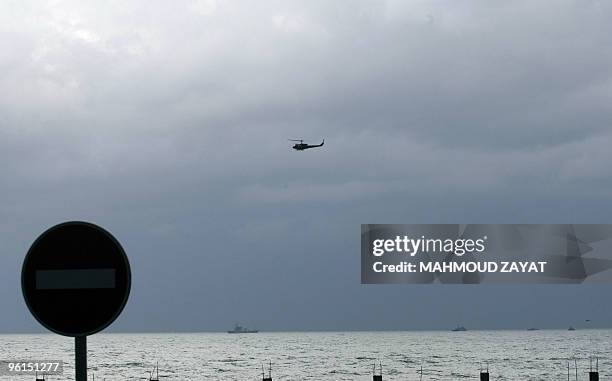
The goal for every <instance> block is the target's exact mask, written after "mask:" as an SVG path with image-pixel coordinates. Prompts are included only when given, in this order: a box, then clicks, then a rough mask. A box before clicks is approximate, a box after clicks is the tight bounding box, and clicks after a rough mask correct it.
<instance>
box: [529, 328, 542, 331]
mask: <svg viewBox="0 0 612 381" xmlns="http://www.w3.org/2000/svg"><path fill="white" fill-rule="evenodd" d="M527 330H528V331H539V330H540V328H527Z"/></svg>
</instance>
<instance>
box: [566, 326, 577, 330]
mask: <svg viewBox="0 0 612 381" xmlns="http://www.w3.org/2000/svg"><path fill="white" fill-rule="evenodd" d="M567 330H568V331H575V330H576V328H574V327H572V326H571V325H570V327H569V328H568V329H567Z"/></svg>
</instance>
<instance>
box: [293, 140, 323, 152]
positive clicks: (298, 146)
mask: <svg viewBox="0 0 612 381" xmlns="http://www.w3.org/2000/svg"><path fill="white" fill-rule="evenodd" d="M289 141H292V142H299V143H296V144H294V145H293V147H292V148H293V149H294V150H296V151H303V150H305V149H309V148H317V147H323V144H325V139H323V141H322V142H321V144H306V143H304V140H302V139H289Z"/></svg>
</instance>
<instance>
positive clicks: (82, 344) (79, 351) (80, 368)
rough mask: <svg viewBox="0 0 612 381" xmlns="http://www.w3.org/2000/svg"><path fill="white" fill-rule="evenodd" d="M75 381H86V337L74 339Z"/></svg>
mask: <svg viewBox="0 0 612 381" xmlns="http://www.w3.org/2000/svg"><path fill="white" fill-rule="evenodd" d="M74 355H75V361H74V365H75V366H74V368H75V380H76V381H87V336H77V337H75V338H74Z"/></svg>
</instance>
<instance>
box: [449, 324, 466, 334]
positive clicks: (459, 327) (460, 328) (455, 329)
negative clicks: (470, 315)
mask: <svg viewBox="0 0 612 381" xmlns="http://www.w3.org/2000/svg"><path fill="white" fill-rule="evenodd" d="M464 331H467V328H465V327H464V326H462V325H458V326H457V328H453V329H452V332H464Z"/></svg>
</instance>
